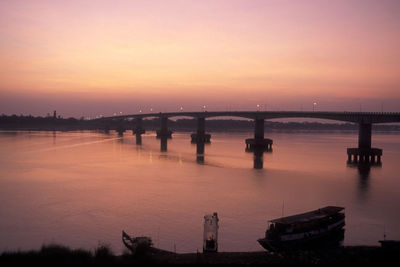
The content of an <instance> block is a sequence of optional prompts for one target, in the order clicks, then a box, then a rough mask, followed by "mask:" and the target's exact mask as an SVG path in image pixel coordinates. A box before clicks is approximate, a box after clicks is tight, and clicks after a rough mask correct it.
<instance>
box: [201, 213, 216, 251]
mask: <svg viewBox="0 0 400 267" xmlns="http://www.w3.org/2000/svg"><path fill="white" fill-rule="evenodd" d="M218 221H219V219H218V214H217V213H216V212H214V214H212V215H211V214H207V215H205V216H204V233H203V252H218Z"/></svg>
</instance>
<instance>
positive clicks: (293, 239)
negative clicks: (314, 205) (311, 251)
mask: <svg viewBox="0 0 400 267" xmlns="http://www.w3.org/2000/svg"><path fill="white" fill-rule="evenodd" d="M343 211H344V208H343V207H336V206H327V207H324V208H320V209H317V210H313V211H309V212H306V213H302V214H297V215H292V216H288V217H282V218H278V219H274V220H270V221H269V226H268V229H267V231H266V232H265V237H264V238H260V239H258V240H257V241H258V242H259V243H260V245H261V246H262V247H264V248H265V249H266V250H269V251H276V250H282V249H287V248H294V247H304V246H308V245H322V244H324V243H327V242H331V241H332V242H338V241H339V242H340V241H341V240H343V237H344V229H343V227H344V226H345V220H344V219H345V215H344V212H343Z"/></svg>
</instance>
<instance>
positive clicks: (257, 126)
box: [246, 118, 272, 169]
mask: <svg viewBox="0 0 400 267" xmlns="http://www.w3.org/2000/svg"><path fill="white" fill-rule="evenodd" d="M271 151H272V140H271V139H268V138H264V119H259V118H256V119H255V120H254V138H248V139H246V152H254V169H262V168H263V153H264V152H271Z"/></svg>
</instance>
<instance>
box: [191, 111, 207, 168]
mask: <svg viewBox="0 0 400 267" xmlns="http://www.w3.org/2000/svg"><path fill="white" fill-rule="evenodd" d="M205 125H206V119H205V118H204V117H200V118H197V132H196V133H193V134H192V135H191V138H192V141H191V142H192V143H195V144H196V159H197V162H198V163H204V144H208V143H210V139H211V135H210V134H206V126H205Z"/></svg>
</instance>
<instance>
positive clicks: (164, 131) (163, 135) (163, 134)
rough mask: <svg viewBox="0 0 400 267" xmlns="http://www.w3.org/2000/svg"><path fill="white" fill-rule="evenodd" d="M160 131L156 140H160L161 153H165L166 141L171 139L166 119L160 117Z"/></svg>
mask: <svg viewBox="0 0 400 267" xmlns="http://www.w3.org/2000/svg"><path fill="white" fill-rule="evenodd" d="M160 119H161V129H160V130H158V131H157V139H160V140H161V151H167V145H168V142H167V140H168V139H171V138H172V131H171V130H168V117H161V118H160Z"/></svg>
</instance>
